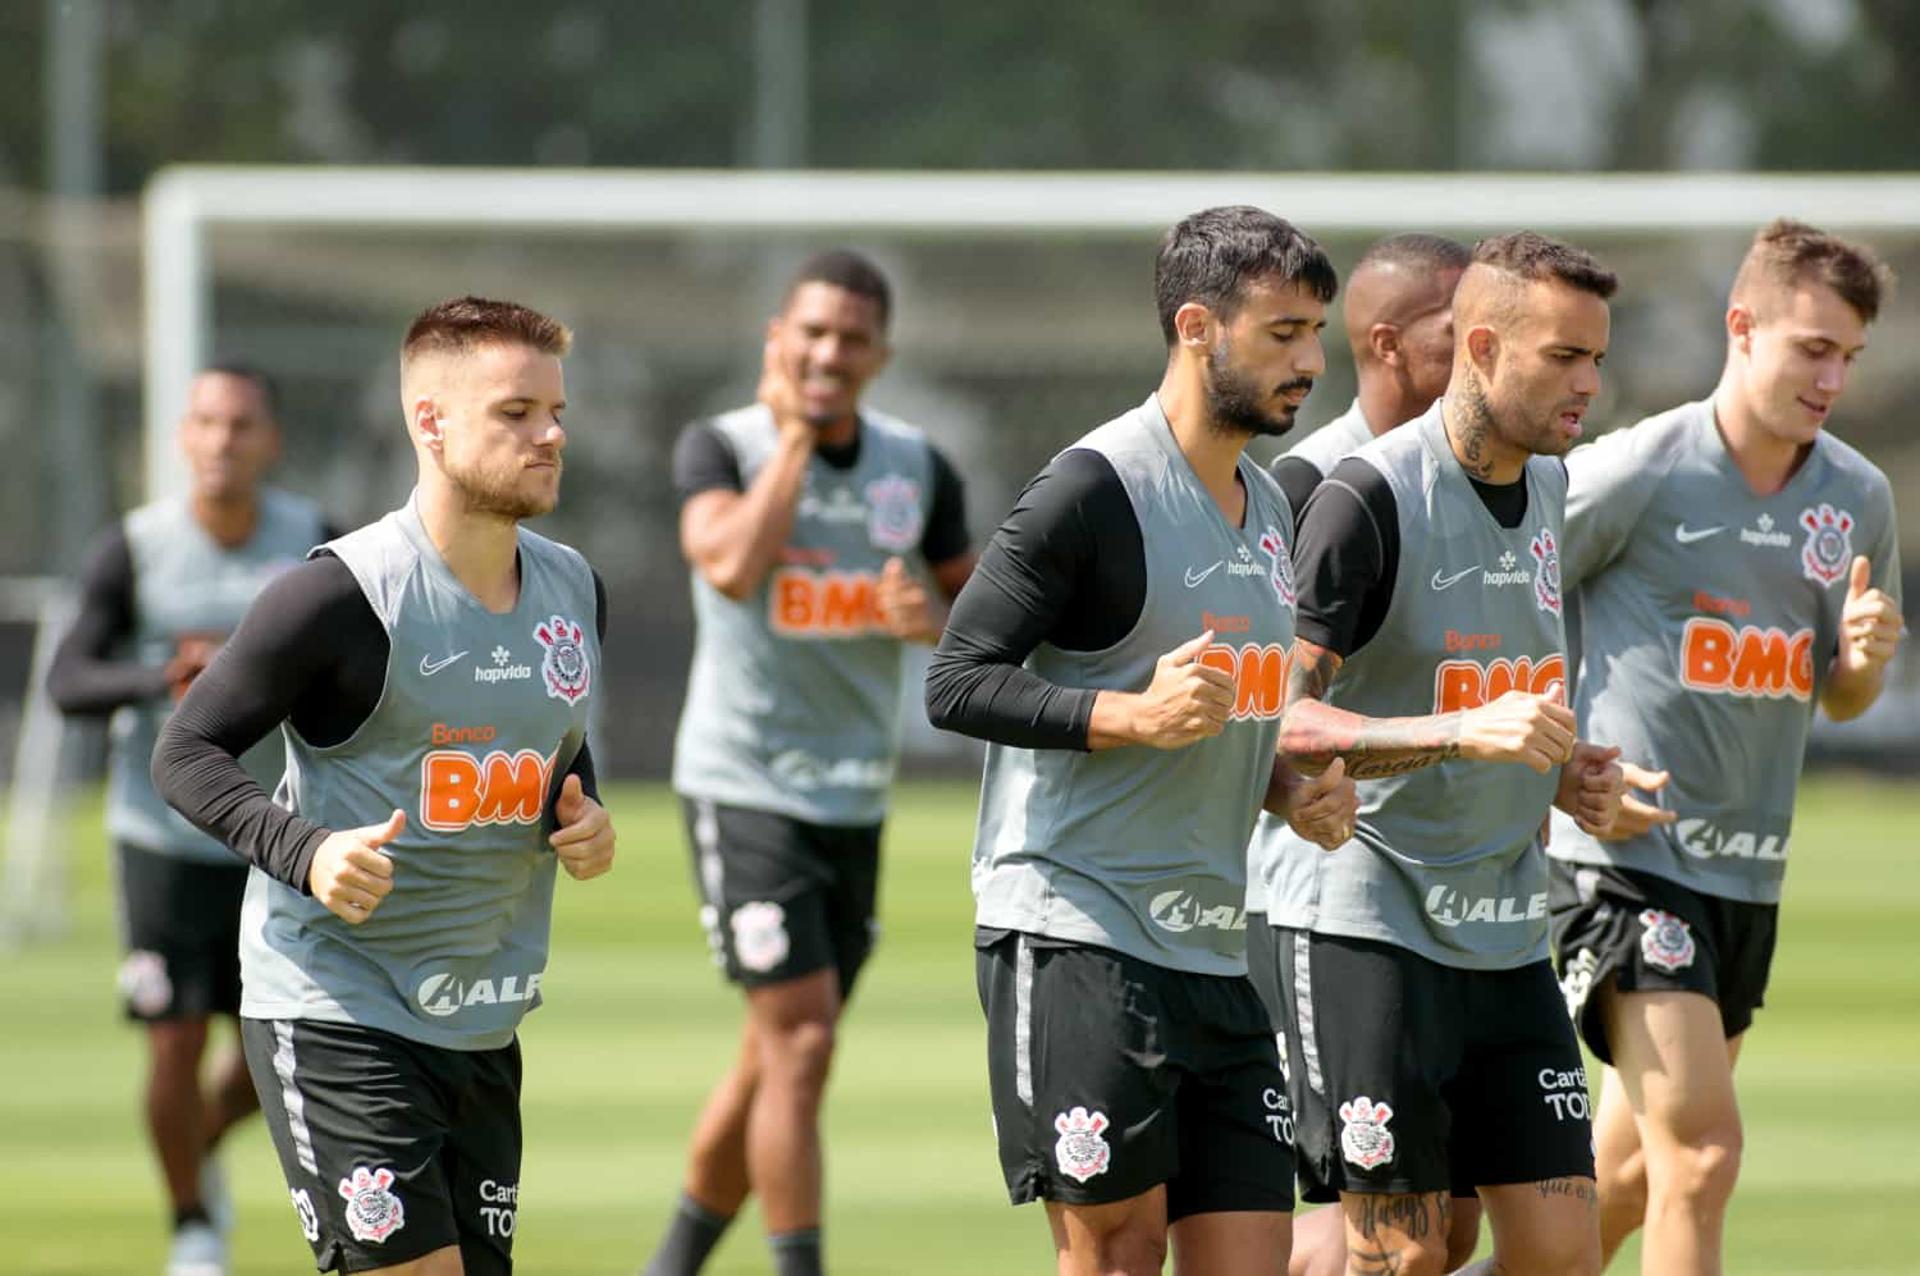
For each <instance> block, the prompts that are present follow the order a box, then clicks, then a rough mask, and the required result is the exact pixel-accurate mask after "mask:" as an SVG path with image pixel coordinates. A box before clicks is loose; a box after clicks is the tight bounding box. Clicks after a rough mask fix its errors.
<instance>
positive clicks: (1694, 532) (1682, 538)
mask: <svg viewBox="0 0 1920 1276" xmlns="http://www.w3.org/2000/svg"><path fill="white" fill-rule="evenodd" d="M1726 530H1727V528H1726V524H1724V523H1722V524H1719V525H1717V526H1714V527H1688V526H1687V525H1686V524H1685V523H1682V524H1680V525H1679V526H1678V527H1676V528H1674V529H1673V539H1675V540H1677V541H1679V542H1680V543H1681V544H1682V545H1691V544H1693V543H1694V542H1695V541H1703V540H1705V539H1707V537H1709V536H1718V535H1719V534H1720V533H1722V532H1724V531H1726Z"/></svg>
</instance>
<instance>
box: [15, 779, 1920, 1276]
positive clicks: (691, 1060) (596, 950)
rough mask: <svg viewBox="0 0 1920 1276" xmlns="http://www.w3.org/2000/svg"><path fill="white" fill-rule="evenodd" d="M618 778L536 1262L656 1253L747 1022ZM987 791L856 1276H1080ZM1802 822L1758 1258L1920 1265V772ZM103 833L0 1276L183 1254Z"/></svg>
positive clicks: (916, 888) (902, 882)
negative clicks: (1043, 1188)
mask: <svg viewBox="0 0 1920 1276" xmlns="http://www.w3.org/2000/svg"><path fill="white" fill-rule="evenodd" d="M611 802H612V806H613V809H614V815H615V819H616V821H617V822H618V825H619V828H620V830H621V851H620V855H621V859H620V861H619V867H618V868H617V869H616V871H615V873H614V874H613V875H612V876H611V877H609V878H605V879H602V880H601V881H598V882H593V883H588V884H585V885H582V884H580V883H577V882H572V881H567V880H565V879H562V881H561V884H560V891H559V897H560V904H559V910H558V917H557V918H556V922H555V943H554V954H553V962H552V966H551V969H550V972H549V975H548V978H547V982H546V985H545V987H546V992H547V997H548V1000H547V1005H546V1007H545V1009H543V1010H541V1011H540V1012H539V1013H538V1014H536V1015H535V1016H533V1018H532V1019H530V1020H529V1021H528V1025H527V1030H526V1032H525V1034H524V1037H523V1041H524V1044H525V1048H526V1068H527V1079H526V1096H525V1111H526V1128H527V1153H526V1164H525V1168H524V1173H523V1179H522V1182H523V1189H522V1194H521V1213H520V1227H519V1233H518V1239H517V1249H516V1254H517V1258H518V1266H519V1270H521V1271H523V1272H527V1273H532V1274H533V1276H548V1274H553V1276H590V1274H592V1273H628V1272H632V1271H633V1270H634V1269H635V1268H636V1267H637V1266H638V1264H639V1261H640V1260H641V1258H642V1257H643V1256H644V1254H645V1252H646V1250H647V1249H648V1247H649V1246H650V1245H651V1243H652V1241H653V1240H654V1238H655V1235H656V1234H657V1231H658V1229H659V1227H660V1224H661V1222H662V1220H663V1219H664V1218H665V1215H666V1211H667V1208H668V1204H669V1202H670V1201H671V1200H672V1197H673V1194H674V1191H675V1187H676V1184H677V1182H678V1177H679V1166H680V1157H681V1150H680V1149H681V1142H682V1140H683V1138H684V1136H685V1134H686V1131H687V1128H688V1125H689V1122H690V1121H691V1119H692V1116H693V1112H694V1109H695V1106H696V1104H697V1103H698V1102H699V1100H700V1099H701V1098H702V1097H703V1095H704V1093H705V1090H706V1087H707V1084H708V1082H709V1079H710V1078H711V1077H712V1076H713V1075H714V1074H715V1072H716V1071H717V1070H718V1069H719V1068H720V1067H722V1066H723V1064H724V1062H725V1060H726V1059H727V1058H728V1057H729V1055H730V1052H731V1048H732V1042H733V1034H734V1032H735V1026H736V1014H737V1011H736V1005H735V1001H734V999H733V997H732V996H730V995H729V994H728V993H726V992H725V991H724V990H723V989H722V987H721V986H720V984H719V983H718V982H717V980H716V978H715V976H714V974H713V972H712V969H711V967H710V966H709V965H708V963H707V958H706V946H705V943H704V941H703V940H702V938H701V936H700V934H699V931H698V928H697V926H696V924H695V921H694V909H693V904H692V896H691V889H690V885H689V881H688V874H687V870H686V856H685V851H684V850H683V847H682V842H681V836H680V832H679V828H678V822H677V819H676V817H675V815H674V812H673V807H672V805H671V803H670V799H669V797H668V795H667V794H665V793H664V792H663V791H661V790H659V789H656V788H650V787H628V788H620V789H617V790H615V791H614V792H613V794H612V795H611ZM973 805H974V790H973V788H972V787H971V786H963V785H940V786H934V785H928V786H914V787H909V788H907V789H905V790H904V791H903V792H902V793H901V794H900V799H899V803H898V806H897V814H896V816H895V819H894V821H893V824H892V826H891V829H890V835H889V838H888V847H887V860H886V866H887V867H886V876H885V882H884V896H885V898H884V904H883V919H884V923H885V928H886V929H885V934H884V937H883V939H882V943H881V947H880V950H879V954H878V956H877V958H876V960H875V962H874V964H873V965H872V966H871V967H869V974H868V976H867V980H866V982H865V984H864V985H863V988H862V992H861V995H860V998H859V1001H858V1003H857V1005H856V1007H855V1013H854V1014H853V1016H852V1018H851V1020H850V1022H849V1023H848V1025H847V1027H846V1030H845V1033H844V1035H843V1037H842V1043H843V1044H842V1055H841V1058H840V1062H839V1065H838V1070H837V1073H836V1077H835V1082H834V1090H833V1098H832V1100H831V1106H830V1110H829V1113H828V1118H827V1125H828V1158H829V1160H828V1175H829V1189H828V1191H829V1208H828V1231H827V1238H828V1253H829V1258H830V1261H831V1264H832V1268H833V1270H834V1271H835V1272H836V1273H839V1274H840V1276H851V1274H853V1273H862V1274H869V1276H881V1274H883V1273H884V1274H892V1273H906V1272H912V1273H916V1274H917V1276H935V1274H941V1273H951V1274H954V1276H959V1274H960V1273H968V1274H975V1273H1001V1272H1034V1273H1040V1272H1047V1271H1051V1261H1050V1253H1049V1249H1048V1246H1047V1242H1046V1239H1045V1234H1046V1228H1045V1223H1044V1221H1043V1219H1042V1217H1041V1216H1040V1214H1039V1213H1038V1212H1037V1211H1036V1210H1034V1209H1031V1208H1029V1209H1025V1210H1019V1211H1015V1210H1012V1209H1009V1208H1008V1207H1007V1206H1006V1205H1005V1204H1004V1197H1003V1195H1002V1192H1001V1187H1000V1183H999V1178H998V1171H997V1167H996V1163H995V1160H994V1155H993V1142H992V1138H993V1136H992V1133H991V1129H990V1127H989V1124H988V1116H987V1104H986V1095H985V1069H984V1066H983V1059H982V1054H983V1046H982V1040H983V1031H982V1027H981V1021H980V1014H979V1010H978V1007H977V1005H976V1003H975V1001H974V993H973V963H972V958H971V953H970V949H969V937H970V917H971V912H970V909H971V902H970V900H969V897H968V894H967V882H966V860H967V846H968V843H969V839H970V836H971V832H972V821H973ZM1797 829H1798V831H1797V833H1796V837H1795V852H1794V867H1793V872H1792V875H1791V877H1790V880H1789V890H1788V898H1787V903H1786V908H1785V921H1784V925H1783V927H1782V937H1781V944H1780V952H1779V956H1778V959H1777V962H1776V965H1775V972H1776V974H1775V978H1774V981H1773V986H1772V989H1771V992H1770V994H1769V1000H1770V1003H1771V1004H1770V1005H1769V1007H1768V1008H1767V1010H1765V1011H1764V1012H1763V1013H1762V1015H1761V1018H1760V1022H1759V1024H1758V1025H1757V1027H1756V1030H1755V1032H1754V1033H1753V1035H1752V1037H1751V1038H1750V1039H1749V1042H1748V1046H1747V1049H1746V1052H1745V1054H1744V1055H1743V1056H1742V1060H1741V1082H1740V1084H1741V1093H1742V1096H1743V1099H1744V1107H1745V1112H1746V1118H1747V1123H1748V1142H1747V1158H1746V1164H1745V1169H1744V1171H1743V1175H1742V1181H1741V1188H1740V1193H1739V1195H1738V1197H1737V1198H1736V1200H1735V1202H1734V1207H1733V1213H1732V1219H1731V1223H1730V1227H1729V1230H1730V1233H1731V1237H1730V1246H1729V1250H1730V1252H1729V1257H1728V1269H1729V1270H1730V1271H1732V1272H1738V1273H1741V1274H1742V1276H1787V1274H1788V1273H1791V1274H1792V1276H1813V1274H1815V1273H1838V1272H1850V1273H1851V1272H1861V1273H1867V1272H1872V1273H1896V1272H1898V1273H1912V1272H1914V1271H1916V1270H1920V1260H1916V1259H1915V1258H1914V1257H1913V1251H1912V1250H1910V1249H1908V1248H1907V1247H1906V1245H1905V1243H1904V1242H1903V1241H1902V1240H1901V1239H1900V1238H1901V1237H1902V1236H1903V1235H1904V1232H1903V1230H1902V1228H1901V1225H1899V1223H1898V1220H1899V1219H1900V1218H1901V1217H1903V1216H1904V1215H1905V1213H1906V1211H1907V1210H1908V1209H1909V1208H1911V1205H1912V1202H1913V1201H1914V1199H1915V1198H1916V1196H1917V1195H1920V1137H1916V1136H1920V960H1916V958H1917V957H1920V785H1917V784H1914V783H1912V782H1907V783H1906V784H1904V785H1894V784H1888V783H1881V784H1870V783H1867V782H1864V781H1854V780H1844V779H1835V780H1825V781H1822V782H1820V783H1817V784H1812V785H1809V786H1808V789H1807V792H1806V793H1805V795H1804V798H1803V801H1802V806H1801V811H1800V815H1799V823H1798V826H1797ZM74 832H75V836H74V841H73V845H74V847H75V848H76V849H75V851H74V856H73V865H74V877H75V882H76V896H75V899H74V909H73V917H72V923H73V924H72V928H71V930H70V932H69V933H68V935H67V936H66V937H65V938H64V939H61V940H60V941H58V942H56V943H51V944H47V945H44V946H40V947H36V948H32V949H29V950H27V951H25V952H22V953H16V954H12V955H6V956H0V1033H4V1038H3V1041H4V1044H0V1151H3V1152H4V1155H0V1272H6V1273H10V1274H12V1276H55V1274H56V1273H58V1274H60V1276H80V1274H82V1273H84V1274H86V1276H120V1274H121V1273H129V1274H135V1276H138V1274H144V1273H152V1272H157V1271H158V1270H159V1269H160V1265H161V1261H162V1258H163V1254H164V1247H163V1228H162V1209H161V1205H160V1200H159V1195H158V1187H157V1185H156V1180H155V1176H154V1172H153V1170H152V1169H151V1167H150V1163H149V1159H148V1154H147V1151H146V1148H145V1146H144V1144H143V1142H142V1139H141V1136H140V1134H139V1131H138V1129H137V1128H136V1124H135V1113H136V1105H137V1092H136V1085H137V1076H136V1072H137V1065H138V1063H139V1055H138V1045H139V1043H138V1040H137V1038H136V1035H135V1033H134V1032H133V1031H132V1030H131V1029H128V1028H127V1027H125V1026H123V1025H122V1024H120V1023H119V1022H118V1021H117V1019H116V1007H115V1000H114V992H113V975H114V971H115V968H116V965H117V953H116V950H115V941H114V938H113V932H112V921H111V910H110V903H109V897H108V889H107V880H106V870H105V863H106V856H105V853H104V851H103V850H102V849H101V842H100V834H99V818H98V810H97V804H90V805H88V806H86V807H85V808H84V809H83V811H82V813H81V814H78V815H76V817H75V830H74ZM226 1161H227V1166H228V1172H229V1175H230V1177H231V1179H232V1180H233V1182H234V1184H235V1185H236V1194H237V1197H238V1205H239V1226H238V1230H237V1233H236V1236H235V1266H234V1272H235V1276H266V1274H267V1273H275V1274H280V1276H292V1274H294V1273H298V1272H302V1271H311V1270H312V1267H311V1263H310V1261H309V1260H308V1257H307V1251H306V1248H305V1245H304V1243H303V1242H302V1241H301V1240H300V1237H299V1232H298V1229H297V1226H296V1224H295V1220H294V1216H293V1213H292V1211H291V1209H290V1208H289V1206H288V1204H287V1193H286V1190H285V1187H284V1186H283V1184H282V1182H281V1179H280V1173H279V1169H278V1167H277V1165H276V1163H275V1162H274V1160H273V1156H272V1153H271V1150H270V1149H269V1147H268V1144H267V1140H266V1137H265V1135H264V1133H263V1132H262V1131H261V1128H260V1127H259V1125H258V1124H252V1125H249V1126H247V1127H244V1128H243V1129H242V1130H241V1131H240V1132H239V1133H238V1134H237V1135H236V1136H235V1137H234V1138H233V1139H232V1141H231V1142H230V1144H229V1146H228V1150H227V1153H226ZM743 1223H744V1225H742V1226H738V1227H736V1228H735V1230H734V1232H733V1234H732V1235H731V1236H730V1237H729V1238H728V1240H727V1242H726V1244H725V1245H724V1246H723V1248H722V1249H721V1250H720V1252H719V1254H718V1256H717V1258H716V1260H715V1262H714V1263H713V1265H712V1266H711V1267H710V1268H709V1270H710V1271H712V1272H714V1273H716V1276H729V1274H732V1273H748V1272H764V1271H767V1270H768V1262H767V1260H766V1258H765V1251H764V1247H763V1246H762V1243H761V1240H760V1237H759V1235H758V1226H757V1223H755V1222H754V1221H753V1220H752V1219H751V1218H749V1219H746V1220H743ZM1616 1270H1621V1271H1632V1270H1637V1259H1635V1258H1634V1256H1633V1255H1631V1254H1629V1255H1627V1256H1626V1257H1625V1258H1623V1260H1622V1261H1621V1262H1620V1263H1619V1264H1618V1265H1617V1268H1616Z"/></svg>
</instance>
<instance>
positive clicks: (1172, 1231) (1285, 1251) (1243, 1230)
mask: <svg viewBox="0 0 1920 1276" xmlns="http://www.w3.org/2000/svg"><path fill="white" fill-rule="evenodd" d="M1168 1240H1169V1241H1170V1242H1171V1245H1172V1248H1173V1270H1174V1274H1175V1276H1283V1274H1284V1273H1285V1272H1286V1270H1287V1259H1288V1256H1289V1254H1291V1253H1292V1250H1293V1215H1291V1214H1285V1213H1281V1212H1280V1211H1278V1210H1240V1211H1235V1212H1232V1213H1209V1214H1189V1215H1187V1217H1185V1218H1182V1219H1178V1220H1176V1221H1175V1222H1174V1223H1173V1224H1172V1225H1171V1226H1170V1227H1169V1228H1168Z"/></svg>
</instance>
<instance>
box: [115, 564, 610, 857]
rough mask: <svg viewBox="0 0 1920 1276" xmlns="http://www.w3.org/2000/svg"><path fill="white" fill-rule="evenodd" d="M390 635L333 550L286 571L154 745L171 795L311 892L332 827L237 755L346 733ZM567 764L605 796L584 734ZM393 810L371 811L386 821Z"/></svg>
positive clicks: (326, 742) (379, 685)
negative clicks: (272, 739) (297, 807)
mask: <svg viewBox="0 0 1920 1276" xmlns="http://www.w3.org/2000/svg"><path fill="white" fill-rule="evenodd" d="M593 584H594V601H595V613H596V615H595V622H594V623H595V628H596V630H597V631H598V632H599V634H600V635H601V637H602V638H604V637H605V636H606V628H607V594H606V586H605V585H604V584H603V583H602V582H601V580H600V577H599V574H598V573H595V575H594V578H593ZM389 652H390V643H389V640H388V638H387V632H386V628H385V626H383V625H382V624H381V623H380V618H379V617H378V616H376V615H375V614H374V611H373V606H372V604H370V603H369V602H368V601H367V597H366V595H365V593H363V592H362V591H361V589H360V585H359V582H357V581H356V580H355V579H354V577H353V573H352V572H351V571H349V570H348V569H347V566H346V564H345V563H343V562H341V561H340V560H339V559H338V558H335V557H333V556H332V555H331V554H323V555H321V556H319V557H317V558H313V559H310V560H308V561H307V562H304V563H301V564H300V565H299V566H298V567H295V568H293V569H291V570H289V571H287V572H284V573H282V574H281V575H280V576H278V577H276V578H275V579H274V580H273V581H272V582H271V583H270V584H269V585H268V586H267V587H266V589H264V590H263V591H261V594H260V597H259V598H258V599H257V600H256V601H255V603H254V605H253V606H252V607H251V608H250V609H249V610H248V612H247V615H246V618H245V619H244V620H242V621H241V623H240V627H239V629H237V630H235V631H234V634H233V637H232V638H231V639H229V640H228V642H227V643H226V645H225V646H224V647H222V648H221V651H220V654H219V655H218V656H217V657H216V658H215V659H214V661H213V663H212V664H211V665H209V666H208V668H207V669H206V671H205V672H204V673H202V674H201V675H200V676H199V677H198V678H196V679H195V680H194V683H193V686H192V687H191V688H190V689H189V690H188V692H187V695H186V698H185V699H184V700H182V701H181V702H180V706H179V708H178V709H177V710H175V712H174V714H173V716H172V717H171V718H170V719H169V720H168V722H167V726H166V729H165V730H164V731H162V732H161V735H160V742H159V744H158V746H157V747H156V748H155V749H154V754H153V782H154V787H155V788H157V789H158V790H159V792H160V795H161V796H162V797H164V798H165V799H166V800H167V802H168V803H169V804H171V805H172V806H173V807H174V809H175V810H177V811H179V812H180V813H181V814H182V815H184V816H186V817H187V818H188V819H189V820H191V821H193V823H194V824H195V825H197V826H198V827H199V828H201V829H203V830H205V831H206V832H207V833H209V834H211V835H212V836H214V837H216V838H219V839H220V840H221V841H222V842H224V843H226V845H228V846H229V847H231V848H233V850H235V851H236V852H238V853H239V854H240V855H241V856H242V857H243V858H245V859H246V860H247V861H248V862H249V863H251V864H253V865H255V866H256V867H258V868H260V869H261V870H263V871H265V872H267V873H269V874H271V875H272V876H274V877H275V878H277V879H279V880H280V881H282V882H285V883H286V884H287V885H289V886H292V887H293V888H295V889H296V890H299V891H302V892H305V891H306V889H307V874H308V871H309V870H310V869H311V867H312V865H313V856H314V852H315V851H317V850H318V849H319V846H320V843H321V842H322V841H324V840H325V839H326V836H327V834H328V833H330V832H334V831H336V830H332V829H326V828H322V827H321V826H320V825H318V824H315V823H314V822H313V821H311V820H308V819H305V818H303V817H301V816H298V815H295V814H294V813H292V812H290V811H287V810H285V809H283V808H282V807H280V806H277V805H275V803H274V801H273V799H272V797H271V796H270V795H269V794H268V793H267V792H266V791H265V790H264V789H262V788H261V787H260V785H259V784H258V783H257V782H256V781H255V780H254V779H253V777H252V776H250V775H248V774H247V772H246V770H245V769H244V768H242V767H241V765H240V763H239V761H238V759H239V757H240V755H241V754H243V753H245V752H246V751H247V750H248V749H250V748H252V747H253V745H254V744H255V743H257V742H258V741H259V740H260V739H261V737H263V736H265V735H266V734H267V732H269V731H271V730H273V729H274V728H276V727H278V726H279V725H280V723H282V722H288V723H290V724H291V725H292V726H293V729H294V730H295V731H298V732H299V733H300V736H301V738H302V739H304V740H306V741H307V742H308V743H310V744H312V745H315V746H317V747H320V748H326V747H330V746H333V745H337V744H342V743H345V742H346V741H347V740H348V739H350V738H351V737H352V736H353V734H354V732H356V731H358V730H359V729H360V726H361V724H362V723H364V722H365V721H366V720H367V718H368V717H369V716H370V715H371V714H372V713H373V711H374V709H375V708H376V707H377V706H378V705H379V703H380V695H381V692H382V690H383V688H384V686H385V683H386V673H387V659H388V655H389ZM568 773H569V774H574V775H578V776H579V777H580V785H581V788H582V790H583V791H584V792H585V793H586V794H587V795H588V796H589V797H592V798H594V799H595V800H598V797H599V787H598V785H597V783H596V778H595V775H594V769H593V756H592V754H591V752H590V751H589V750H588V748H587V746H586V745H585V743H584V742H583V743H582V745H581V748H580V752H579V755H578V756H577V757H575V758H574V760H573V763H572V765H571V766H569V767H568ZM384 815H385V812H381V811H374V812H369V813H368V821H369V822H370V823H371V822H376V821H378V820H379V819H380V818H381V817H382V816H384Z"/></svg>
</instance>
